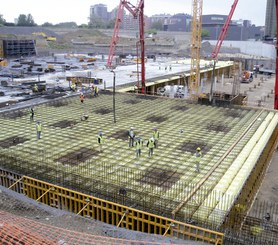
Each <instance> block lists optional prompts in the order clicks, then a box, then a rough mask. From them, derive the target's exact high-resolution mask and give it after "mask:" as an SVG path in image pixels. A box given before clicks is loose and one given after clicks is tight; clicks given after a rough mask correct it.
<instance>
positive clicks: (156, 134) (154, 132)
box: [153, 128, 159, 148]
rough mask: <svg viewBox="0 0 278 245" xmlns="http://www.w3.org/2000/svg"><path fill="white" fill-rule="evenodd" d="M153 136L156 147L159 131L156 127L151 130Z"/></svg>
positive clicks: (156, 146)
mask: <svg viewBox="0 0 278 245" xmlns="http://www.w3.org/2000/svg"><path fill="white" fill-rule="evenodd" d="M153 138H154V147H155V148H158V139H159V132H158V130H157V128H154V130H153Z"/></svg>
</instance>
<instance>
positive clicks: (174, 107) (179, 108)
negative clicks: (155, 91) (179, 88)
mask: <svg viewBox="0 0 278 245" xmlns="http://www.w3.org/2000/svg"><path fill="white" fill-rule="evenodd" d="M188 109H189V108H188V107H186V106H182V105H178V106H173V107H172V110H176V111H187V110H188Z"/></svg>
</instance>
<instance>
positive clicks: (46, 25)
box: [42, 22, 53, 27]
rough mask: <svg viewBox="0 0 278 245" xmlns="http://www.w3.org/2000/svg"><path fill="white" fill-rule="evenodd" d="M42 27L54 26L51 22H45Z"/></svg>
mask: <svg viewBox="0 0 278 245" xmlns="http://www.w3.org/2000/svg"><path fill="white" fill-rule="evenodd" d="M42 26H43V27H51V26H53V24H52V23H49V22H44V23H43V24H42Z"/></svg>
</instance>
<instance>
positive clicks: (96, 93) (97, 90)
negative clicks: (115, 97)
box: [94, 85, 99, 97]
mask: <svg viewBox="0 0 278 245" xmlns="http://www.w3.org/2000/svg"><path fill="white" fill-rule="evenodd" d="M98 92H99V89H98V86H97V85H96V86H95V94H94V96H95V97H97V96H98Z"/></svg>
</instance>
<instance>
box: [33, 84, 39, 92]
mask: <svg viewBox="0 0 278 245" xmlns="http://www.w3.org/2000/svg"><path fill="white" fill-rule="evenodd" d="M33 92H35V93H37V92H39V88H38V85H37V84H36V83H35V85H34V88H33Z"/></svg>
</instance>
